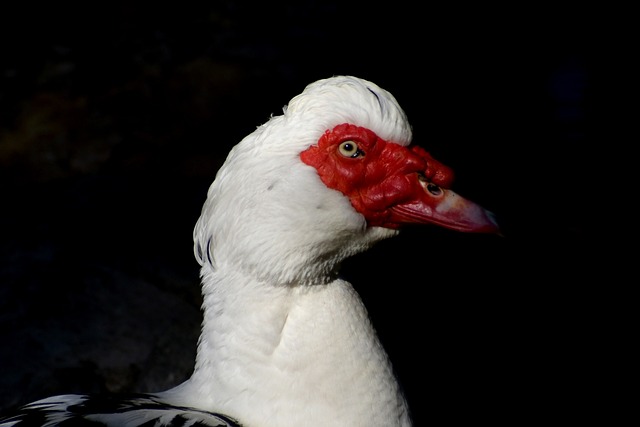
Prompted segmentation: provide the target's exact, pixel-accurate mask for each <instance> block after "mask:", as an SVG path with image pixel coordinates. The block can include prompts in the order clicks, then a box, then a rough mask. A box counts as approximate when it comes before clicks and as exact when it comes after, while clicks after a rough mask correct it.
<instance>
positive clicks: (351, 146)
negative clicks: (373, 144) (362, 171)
mask: <svg viewBox="0 0 640 427" xmlns="http://www.w3.org/2000/svg"><path fill="white" fill-rule="evenodd" d="M338 151H339V152H340V154H342V155H343V156H345V157H351V158H356V157H360V156H361V155H363V154H364V153H363V152H362V151H361V150H360V149H359V148H358V144H356V143H355V142H353V141H344V142H341V143H340V145H339V146H338Z"/></svg>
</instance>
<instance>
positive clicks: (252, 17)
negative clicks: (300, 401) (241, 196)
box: [0, 0, 630, 425]
mask: <svg viewBox="0 0 640 427" xmlns="http://www.w3.org/2000/svg"><path fill="white" fill-rule="evenodd" d="M292 3H293V4H291V5H284V4H281V5H280V6H275V5H273V4H272V2H262V3H259V4H251V3H246V2H242V3H241V4H238V3H237V2H232V1H226V2H212V4H211V5H198V6H195V5H189V6H183V5H178V4H172V5H168V6H158V5H154V6H142V5H130V4H125V3H124V2H122V3H121V2H117V1H116V2H109V3H108V4H105V5H102V6H100V5H96V4H94V3H90V4H87V5H83V4H76V5H74V6H73V7H64V6H60V4H57V3H53V2H50V3H49V4H47V5H41V4H38V5H29V4H25V5H23V6H11V8H8V6H6V5H4V6H2V8H3V11H2V13H0V37H1V42H0V43H1V44H0V47H1V49H2V51H1V52H0V65H1V67H0V79H1V80H0V183H1V184H0V191H1V194H2V199H1V200H2V201H1V202H0V203H1V208H0V366H1V367H2V372H0V408H3V407H8V406H12V405H15V404H19V403H24V402H27V401H30V400H34V399H37V398H41V397H46V396H48V395H51V394H55V393H78V392H103V391H113V392H121V391H142V392H144V391H157V390H163V389H166V388H169V387H171V386H173V385H176V384H178V383H179V382H181V381H183V380H184V379H186V378H187V377H188V376H189V374H190V372H191V369H192V366H193V358H194V355H195V345H196V340H197V337H198V334H199V324H200V311H199V306H200V302H201V301H200V291H199V287H198V282H199V280H198V267H199V266H198V264H197V263H196V262H195V260H194V258H193V254H192V241H191V233H192V229H193V226H194V225H195V222H196V220H197V218H198V216H199V213H200V209H201V206H202V203H203V202H204V200H205V197H206V191H207V188H208V186H209V184H210V183H211V181H212V180H213V178H214V175H215V172H216V170H217V168H218V167H219V166H220V164H221V163H222V162H223V160H224V157H225V156H226V153H227V152H228V150H229V149H230V148H231V147H232V146H233V145H234V144H235V143H237V142H238V141H239V140H240V139H241V138H242V137H244V136H245V135H246V134H248V133H250V132H251V131H253V130H254V129H255V127H256V126H258V125H259V124H261V123H263V122H265V121H266V120H267V119H268V118H269V116H270V115H271V114H280V113H281V109H282V107H283V106H284V105H285V104H286V103H287V102H288V101H289V99H291V98H292V97H293V96H294V95H296V94H298V93H299V92H301V91H302V89H303V88H304V86H305V85H306V84H308V83H310V82H312V81H314V80H316V79H319V78H325V77H329V76H331V75H335V74H352V75H356V76H359V77H363V78H366V79H368V80H371V81H373V82H375V83H377V84H379V85H380V86H382V87H383V88H385V89H387V90H389V91H390V92H391V93H393V94H394V96H395V97H396V98H397V99H398V101H399V102H400V104H401V105H402V106H403V108H404V109H405V110H406V112H407V114H408V116H409V119H410V121H411V122H412V124H413V127H414V134H415V142H416V143H417V144H420V145H422V146H424V147H425V148H427V149H428V150H429V151H430V152H431V153H432V154H433V155H434V156H435V157H436V158H437V159H439V160H440V161H442V162H444V163H445V164H447V165H449V166H451V167H453V168H454V170H455V171H456V173H457V180H456V183H455V185H454V188H455V189H456V190H457V192H458V193H460V194H462V195H464V196H466V197H468V198H470V199H472V200H474V201H476V202H478V203H480V204H482V205H483V206H485V207H486V208H488V209H490V210H492V211H493V212H495V213H496V214H497V216H498V218H499V221H500V223H501V225H502V228H503V234H504V236H503V237H499V236H487V235H466V234H459V233H455V232H452V231H446V230H439V229H434V228H425V229H416V230H406V231H405V232H404V233H402V234H401V235H400V236H399V237H398V238H396V239H392V240H390V241H385V242H383V243H381V244H380V245H378V246H377V247H376V248H374V249H373V250H372V251H370V252H368V253H367V254H363V255H361V256H358V257H356V258H354V259H353V260H350V261H349V262H348V263H347V264H346V265H345V275H346V276H347V277H348V278H349V279H350V280H351V281H352V282H353V283H354V285H355V286H356V288H357V289H358V291H359V292H360V293H361V295H362V297H363V299H364V300H365V303H366V304H367V306H368V308H369V310H370V313H371V317H372V319H373V322H374V324H375V325H376V327H377V329H378V331H379V333H380V336H381V339H382V340H383V343H384V344H385V346H386V348H387V349H388V351H389V353H390V356H391V358H392V360H393V361H394V365H395V367H396V369H397V371H398V375H399V377H400V380H401V382H402V384H403V385H404V387H405V389H406V393H407V396H408V399H409V401H410V404H411V407H412V410H413V412H414V418H415V421H416V424H417V425H426V424H427V423H429V422H431V423H432V424H433V423H436V424H440V425H442V421H443V420H446V421H447V424H457V423H458V422H462V421H478V420H482V421H488V422H491V423H492V424H493V425H503V424H504V425H507V424H509V425H513V424H516V425H520V424H524V423H528V422H534V421H535V422H545V423H546V422H547V421H549V420H554V421H560V422H573V421H575V420H576V419H577V418H581V419H589V420H593V419H595V417H599V416H605V417H608V416H609V415H607V414H608V413H609V412H608V410H607V409H605V406H604V405H603V402H604V400H606V398H607V396H609V395H610V394H611V389H612V386H611V384H610V383H609V379H610V378H613V377H616V376H618V374H617V372H616V369H617V368H616V364H617V362H616V360H618V353H617V352H618V351H619V344H620V343H619V342H618V336H617V331H618V330H619V326H620V324H621V323H622V322H623V320H620V319H621V318H623V317H624V316H625V315H626V314H627V313H625V312H624V310H618V309H617V308H616V305H617V304H618V303H619V302H620V300H623V299H624V297H623V296H622V295H621V293H619V292H618V289H617V288H616V284H617V283H618V282H616V278H615V277H614V276H615V269H613V268H610V267H609V265H608V260H609V257H610V255H611V253H612V251H613V248H614V246H613V245H612V244H609V240H608V239H607V238H608V237H609V235H610V233H611V232H610V231H608V230H609V229H610V226H611V223H610V218H611V217H613V216H615V217H616V221H617V222H625V221H626V220H625V219H624V216H623V213H622V212H617V211H616V210H615V209H612V204H613V205H615V199H614V197H613V192H612V187H611V186H610V185H611V184H612V183H614V182H615V181H616V180H617V179H618V178H617V177H616V175H617V173H618V168H617V167H616V164H615V163H614V162H613V157H612V156H611V152H612V150H613V144H615V143H617V142H619V141H620V140H625V138H627V139H628V137H626V136H625V135H623V134H616V132H615V131H616V130H618V129H620V124H621V123H624V122H625V120H626V115H625V113H624V111H625V109H624V107H623V106H622V105H623V102H624V100H625V98H626V97H627V96H628V95H627V94H626V88H625V85H624V83H622V82H624V81H625V75H626V73H627V72H628V71H627V68H626V65H625V61H626V60H625V58H626V57H628V56H629V52H628V51H627V52H621V50H620V49H619V47H620V45H621V44H623V43H624V42H625V41H626V40H628V36H627V32H628V31H629V30H630V27H628V26H627V24H626V19H625V18H626V17H627V16H629V11H625V10H619V9H616V8H615V7H611V8H608V9H607V10H602V9H598V10H586V9H585V6H580V7H573V6H559V5H558V4H556V5H554V6H549V7H540V6H538V7H534V6H519V7H516V8H514V7H506V6H502V7H495V8H490V7H487V6H486V5H482V6H473V7H470V6H462V5H458V4H456V5H452V6H450V7H445V6H436V7H434V6H433V5H428V4H427V5H422V4H420V5H419V6H418V5H417V4H416V5H413V6H410V5H405V4H403V3H402V2H393V3H392V4H388V5H379V6H376V5H375V4H374V3H371V2H368V3H363V4H362V5H358V4H354V3H345V2H334V1H311V0H307V1H297V2H292ZM414 3H415V2H414ZM627 142H628V141H627ZM616 154H617V153H616ZM256 179H259V177H256Z"/></svg>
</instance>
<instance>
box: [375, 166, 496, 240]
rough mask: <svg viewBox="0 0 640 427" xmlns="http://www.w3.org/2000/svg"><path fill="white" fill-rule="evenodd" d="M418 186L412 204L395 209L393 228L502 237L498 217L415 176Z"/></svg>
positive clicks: (392, 220)
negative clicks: (414, 226) (432, 227)
mask: <svg viewBox="0 0 640 427" xmlns="http://www.w3.org/2000/svg"><path fill="white" fill-rule="evenodd" d="M414 179H416V181H417V182H418V184H419V187H420V188H419V189H418V188H416V186H411V187H413V188H415V189H416V191H415V192H414V197H412V198H411V200H410V201H408V202H404V203H399V204H397V205H394V206H392V207H391V208H390V209H389V211H390V216H389V218H388V219H387V221H388V222H390V223H391V224H396V225H398V226H399V225H401V224H434V225H439V226H441V227H444V228H449V229H452V230H457V231H462V232H467V233H500V228H499V227H498V223H497V222H496V220H495V215H494V214H493V213H491V212H489V211H488V210H486V209H484V208H483V207H481V206H480V205H478V204H476V203H474V202H472V201H470V200H467V199H465V198H464V197H461V196H459V195H458V194H456V193H455V192H454V191H452V190H449V189H446V188H442V187H440V186H438V185H436V184H434V183H432V182H429V181H428V180H427V179H426V178H425V177H424V175H422V174H416V177H415V178H414Z"/></svg>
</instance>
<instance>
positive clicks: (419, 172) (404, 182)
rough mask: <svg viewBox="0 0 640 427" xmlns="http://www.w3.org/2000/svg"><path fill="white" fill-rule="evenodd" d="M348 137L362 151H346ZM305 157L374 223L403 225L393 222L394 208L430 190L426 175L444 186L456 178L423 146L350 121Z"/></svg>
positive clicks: (335, 188)
mask: <svg viewBox="0 0 640 427" xmlns="http://www.w3.org/2000/svg"><path fill="white" fill-rule="evenodd" d="M345 141H349V142H353V144H356V145H357V147H358V150H359V151H358V152H356V153H355V154H354V155H353V156H346V155H344V154H343V153H342V152H341V151H340V144H342V143H344V142H345ZM300 157H301V159H302V161H303V162H304V163H306V164H308V165H310V166H313V167H315V168H316V170H317V171H318V175H319V176H320V179H321V180H322V182H323V183H324V184H325V185H326V186H327V187H329V188H332V189H334V190H338V191H340V192H341V193H343V194H344V195H345V196H346V197H348V198H349V200H350V202H351V204H352V206H353V207H354V208H355V209H356V210H357V211H358V212H360V213H361V214H362V215H363V216H364V217H365V218H366V220H367V223H368V225H369V226H383V227H388V228H398V227H399V226H400V224H398V223H395V222H394V221H389V220H390V218H391V217H392V216H393V213H392V210H391V208H393V207H394V206H397V205H404V204H411V203H412V202H413V201H414V200H416V201H417V200H419V199H420V198H421V197H422V196H423V195H424V192H425V189H424V186H423V185H421V181H420V180H421V179H426V180H428V181H429V182H432V183H434V184H436V185H439V186H448V185H449V184H450V183H451V181H452V179H453V173H452V172H451V170H450V169H449V168H447V167H446V166H444V165H442V164H441V163H440V162H438V161H436V160H435V159H433V158H432V157H431V156H430V155H429V153H427V152H426V151H425V150H424V149H422V148H421V147H417V146H409V147H406V146H402V145H399V144H395V143H391V142H387V141H385V140H383V139H382V138H380V137H378V136H377V135H376V134H375V133H374V132H372V131H370V130H368V129H366V128H362V127H358V126H354V125H350V124H342V125H338V126H336V127H335V128H334V129H332V130H329V131H327V132H325V134H323V135H322V137H321V138H320V139H319V141H318V143H317V145H314V146H312V147H310V148H309V149H307V150H305V151H304V152H303V153H301V155H300Z"/></svg>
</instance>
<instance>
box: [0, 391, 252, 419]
mask: <svg viewBox="0 0 640 427" xmlns="http://www.w3.org/2000/svg"><path fill="white" fill-rule="evenodd" d="M85 426H86V427H89V426H91V427H99V426H109V427H192V426H193V427H196V426H197V427H242V426H241V424H239V423H238V421H236V420H234V419H233V418H230V417H228V416H225V415H221V414H216V413H213V412H207V411H203V410H200V409H195V408H189V407H182V406H175V405H171V404H169V403H166V402H163V401H162V400H160V399H158V398H157V397H156V396H154V395H153V394H134V395H126V396H110V395H105V396H100V395H98V396H86V395H60V396H53V397H49V398H46V399H42V400H38V401H36V402H33V403H29V404H27V405H24V406H22V407H20V408H18V409H17V410H15V411H14V412H13V413H9V414H7V415H6V416H4V417H0V427H85Z"/></svg>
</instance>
